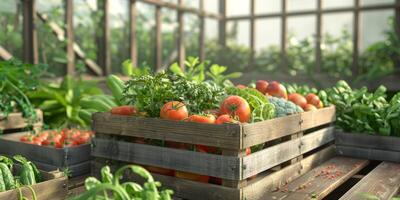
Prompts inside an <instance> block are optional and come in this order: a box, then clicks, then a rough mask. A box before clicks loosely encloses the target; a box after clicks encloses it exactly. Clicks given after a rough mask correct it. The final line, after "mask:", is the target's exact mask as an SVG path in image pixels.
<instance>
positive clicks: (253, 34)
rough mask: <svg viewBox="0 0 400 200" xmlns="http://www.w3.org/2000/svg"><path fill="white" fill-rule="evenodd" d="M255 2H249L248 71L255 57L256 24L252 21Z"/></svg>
mask: <svg viewBox="0 0 400 200" xmlns="http://www.w3.org/2000/svg"><path fill="white" fill-rule="evenodd" d="M255 8H256V5H255V0H250V17H251V18H250V30H249V31H250V33H249V34H250V41H249V43H250V57H249V66H248V69H249V70H252V69H253V67H254V64H255V60H254V59H255V56H256V22H255V19H254V15H255Z"/></svg>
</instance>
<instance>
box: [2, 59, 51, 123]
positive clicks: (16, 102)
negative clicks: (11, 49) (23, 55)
mask: <svg viewBox="0 0 400 200" xmlns="http://www.w3.org/2000/svg"><path fill="white" fill-rule="evenodd" d="M46 68H47V67H46V66H45V65H31V64H26V63H23V62H21V61H19V60H15V59H11V60H8V61H1V62H0V115H1V116H2V117H7V116H8V114H10V113H12V112H22V114H23V116H24V117H25V118H26V119H28V122H34V121H35V120H36V112H35V109H34V107H33V106H32V104H31V102H30V101H29V99H28V97H27V96H26V93H27V92H30V91H35V90H36V88H37V86H38V84H39V81H38V79H39V77H41V76H42V75H43V74H44V73H45V69H46Z"/></svg>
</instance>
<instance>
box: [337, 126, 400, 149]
mask: <svg viewBox="0 0 400 200" xmlns="http://www.w3.org/2000/svg"><path fill="white" fill-rule="evenodd" d="M335 138H336V140H335V143H336V144H337V145H340V146H353V147H362V148H368V149H379V150H387V151H397V152H400V138H398V137H390V136H379V135H368V134H366V133H364V134H363V133H344V132H342V131H340V130H337V131H336V132H335Z"/></svg>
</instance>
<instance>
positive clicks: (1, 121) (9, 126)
mask: <svg viewBox="0 0 400 200" xmlns="http://www.w3.org/2000/svg"><path fill="white" fill-rule="evenodd" d="M36 115H37V118H38V122H36V123H34V124H33V127H34V128H35V130H37V129H40V128H41V127H42V126H43V113H42V111H41V110H36ZM27 125H28V124H27V123H26V119H25V118H24V117H22V113H10V114H9V115H8V117H7V118H4V117H3V116H1V115H0V131H6V130H18V129H23V128H25V127H27Z"/></svg>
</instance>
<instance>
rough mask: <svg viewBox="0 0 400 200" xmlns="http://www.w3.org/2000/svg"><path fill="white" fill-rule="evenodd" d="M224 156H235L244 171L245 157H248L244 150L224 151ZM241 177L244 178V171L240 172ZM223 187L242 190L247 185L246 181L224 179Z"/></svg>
mask: <svg viewBox="0 0 400 200" xmlns="http://www.w3.org/2000/svg"><path fill="white" fill-rule="evenodd" d="M222 155H225V156H233V157H237V158H239V162H238V165H239V166H238V168H239V169H242V166H243V159H242V158H243V157H244V156H245V155H246V152H245V151H242V150H239V151H238V150H231V149H222ZM239 177H242V170H239ZM222 185H223V186H226V187H231V188H242V187H243V186H245V185H247V181H246V180H228V179H222Z"/></svg>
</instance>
